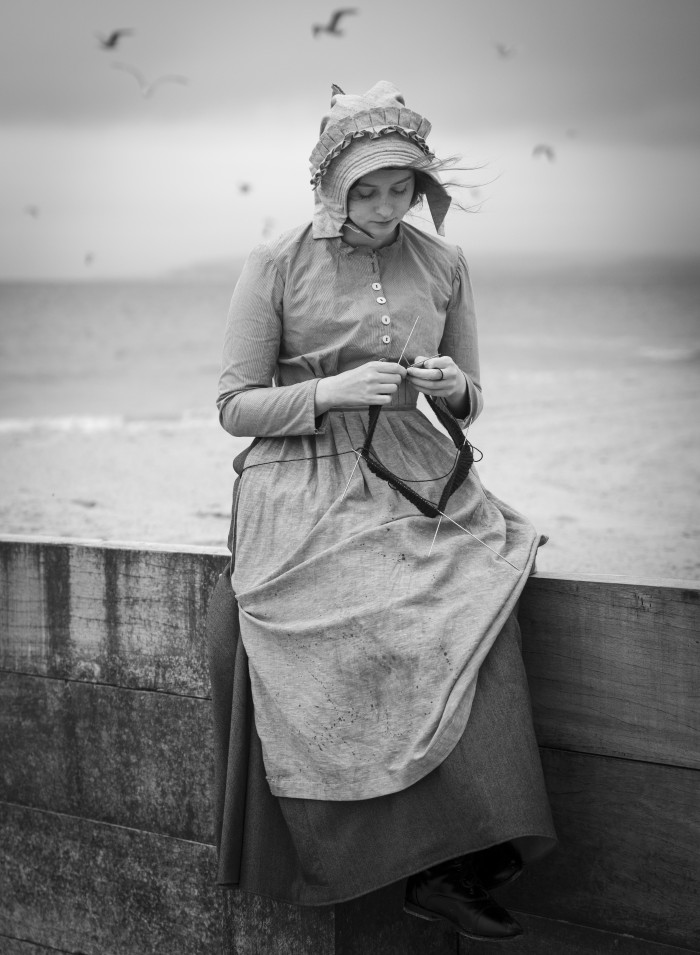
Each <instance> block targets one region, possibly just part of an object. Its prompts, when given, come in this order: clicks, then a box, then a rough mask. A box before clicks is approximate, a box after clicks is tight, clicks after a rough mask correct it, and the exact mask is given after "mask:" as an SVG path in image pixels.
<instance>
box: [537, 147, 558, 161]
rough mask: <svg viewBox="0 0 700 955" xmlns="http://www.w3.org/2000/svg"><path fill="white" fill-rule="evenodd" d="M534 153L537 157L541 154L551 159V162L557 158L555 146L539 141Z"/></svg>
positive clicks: (544, 157)
mask: <svg viewBox="0 0 700 955" xmlns="http://www.w3.org/2000/svg"><path fill="white" fill-rule="evenodd" d="M532 155H533V157H534V158H535V159H538V158H539V157H540V156H541V157H542V158H543V159H547V160H549V162H554V160H555V159H556V158H557V154H556V153H555V151H554V146H549V145H548V144H547V143H538V144H537V145H536V146H535V148H534V149H533V150H532Z"/></svg>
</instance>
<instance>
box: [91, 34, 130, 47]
mask: <svg viewBox="0 0 700 955" xmlns="http://www.w3.org/2000/svg"><path fill="white" fill-rule="evenodd" d="M133 35H134V31H133V30H129V29H122V30H112V32H111V33H110V34H109V35H108V36H103V35H102V34H100V33H96V34H95V36H96V37H97V39H98V40H99V41H100V46H101V47H102V49H103V50H114V49H116V46H117V44H118V43H119V41H120V40H121V38H122V37H123V36H133Z"/></svg>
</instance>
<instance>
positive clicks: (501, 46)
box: [493, 40, 517, 60]
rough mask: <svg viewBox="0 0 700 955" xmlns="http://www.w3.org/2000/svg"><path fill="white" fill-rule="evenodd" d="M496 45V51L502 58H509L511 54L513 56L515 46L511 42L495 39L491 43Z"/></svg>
mask: <svg viewBox="0 0 700 955" xmlns="http://www.w3.org/2000/svg"><path fill="white" fill-rule="evenodd" d="M493 45H494V46H495V47H496V53H498V56H499V57H500V59H502V60H509V59H510V58H511V57H512V56H515V51H516V50H517V47H516V46H515V44H513V43H503V42H502V41H501V40H496V41H495V42H494V44H493Z"/></svg>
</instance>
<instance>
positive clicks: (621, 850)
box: [499, 750, 700, 950]
mask: <svg viewBox="0 0 700 955" xmlns="http://www.w3.org/2000/svg"><path fill="white" fill-rule="evenodd" d="M542 757H543V766H544V770H545V777H546V781H547V789H548V792H549V795H550V799H551V803H552V811H553V814H554V821H555V825H556V828H557V833H558V836H559V839H560V846H559V847H558V848H557V849H556V850H555V851H554V852H553V853H552V854H551V856H549V857H548V858H547V859H544V860H543V861H542V862H540V863H538V864H537V865H536V866H533V867H532V869H531V871H529V872H526V873H525V874H524V875H523V877H522V878H521V879H519V880H518V881H517V882H516V883H514V884H513V885H512V886H509V887H508V888H507V889H504V890H502V892H501V893H500V895H499V900H500V901H502V902H503V904H505V905H506V907H507V908H512V909H517V910H518V911H521V912H527V913H530V914H532V915H537V916H541V917H544V918H549V919H556V920H564V921H567V922H575V923H577V924H581V925H587V926H590V927H592V928H599V929H603V930H605V931H610V932H618V933H624V932H628V933H630V934H633V935H635V936H639V937H640V938H644V939H648V940H649V941H655V942H658V943H662V944H665V945H676V946H678V947H681V948H683V947H685V948H690V949H691V950H693V949H695V950H700V866H699V865H698V860H699V859H700V776H699V775H698V773H697V771H696V770H691V769H680V768H676V767H670V766H661V765H656V764H653V763H643V762H634V761H630V760H623V759H614V758H610V757H597V756H588V755H581V754H577V753H567V752H562V751H557V750H543V752H542Z"/></svg>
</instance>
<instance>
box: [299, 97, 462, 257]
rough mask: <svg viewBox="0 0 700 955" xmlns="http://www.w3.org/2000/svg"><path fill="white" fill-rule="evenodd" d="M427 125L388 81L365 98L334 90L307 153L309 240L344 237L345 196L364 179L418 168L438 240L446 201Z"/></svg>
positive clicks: (447, 199)
mask: <svg viewBox="0 0 700 955" xmlns="http://www.w3.org/2000/svg"><path fill="white" fill-rule="evenodd" d="M430 128H431V127H430V123H429V122H428V120H427V119H425V118H424V117H423V116H420V115H419V114H418V113H415V112H414V111H413V110H412V109H407V108H406V105H405V103H404V99H403V96H402V95H401V93H400V92H399V90H398V89H397V88H396V87H395V86H394V85H393V83H389V82H388V81H387V80H380V81H379V82H378V83H375V85H374V86H373V87H372V88H371V89H370V90H368V91H367V92H366V93H363V94H357V95H354V94H349V93H343V91H342V90H341V89H340V87H338V86H333V96H332V98H331V109H330V112H329V113H328V115H327V116H324V117H323V119H322V121H321V134H320V138H319V141H318V143H317V144H316V146H315V147H314V150H313V152H312V153H311V157H310V163H311V185H312V187H313V188H314V189H315V191H316V208H315V212H314V222H313V235H314V238H316V239H329V238H334V237H336V236H339V235H341V234H342V229H343V225H344V223H345V220H346V219H347V197H348V191H349V189H350V187H351V186H352V184H353V183H354V182H356V181H357V180H358V179H360V178H361V177H362V176H365V175H367V174H368V173H370V172H374V171H375V170H377V169H384V168H386V167H392V168H398V169H403V168H407V167H409V168H411V169H422V170H423V171H424V172H426V173H427V174H428V176H429V180H430V181H429V185H428V188H427V189H426V199H427V200H428V205H429V207H430V212H431V215H432V218H433V222H434V224H435V228H436V230H437V232H438V233H439V234H440V235H443V234H444V226H443V223H444V219H445V215H446V214H447V210H448V208H449V205H450V201H451V200H450V196H449V194H448V192H447V190H446V189H445V187H444V186H443V185H442V183H441V182H440V180H439V179H438V177H437V175H436V174H435V173H433V172H431V171H430V170H429V169H428V168H426V167H427V166H429V164H430V162H431V160H433V159H434V158H435V156H434V155H433V153H432V152H431V151H430V148H429V147H428V144H427V142H426V138H427V136H428V133H429V132H430Z"/></svg>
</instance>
